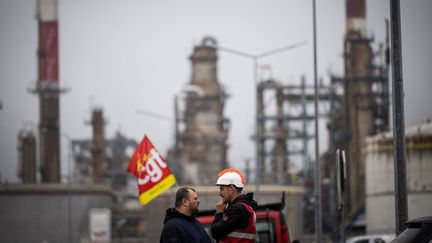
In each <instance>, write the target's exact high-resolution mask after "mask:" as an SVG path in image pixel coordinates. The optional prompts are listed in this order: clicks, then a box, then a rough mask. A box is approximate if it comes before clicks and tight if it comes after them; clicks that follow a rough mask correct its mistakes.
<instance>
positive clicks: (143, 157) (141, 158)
mask: <svg viewBox="0 0 432 243" xmlns="http://www.w3.org/2000/svg"><path fill="white" fill-rule="evenodd" d="M127 171H128V172H129V173H131V174H133V175H135V176H136V177H137V178H138V192H139V202H140V204H141V205H145V204H147V203H149V202H150V201H151V200H152V199H154V198H155V197H157V196H158V195H159V194H161V193H162V192H164V191H165V190H167V189H169V188H170V187H171V186H172V185H174V184H175V183H176V179H175V177H174V175H173V174H172V173H171V171H170V169H169V167H168V165H167V164H166V163H165V160H164V159H163V157H162V156H161V155H160V153H159V152H158V151H157V149H156V148H155V147H154V146H153V144H152V143H151V141H150V139H149V138H148V137H147V136H146V135H145V136H144V138H143V140H142V141H141V143H140V144H138V146H137V148H136V149H135V152H134V153H133V155H132V157H131V159H130V160H129V166H128V169H127Z"/></svg>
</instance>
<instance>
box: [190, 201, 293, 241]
mask: <svg viewBox="0 0 432 243" xmlns="http://www.w3.org/2000/svg"><path fill="white" fill-rule="evenodd" d="M284 206H285V194H283V195H282V200H281V202H280V203H270V204H264V205H258V207H257V210H256V211H255V213H256V229H257V234H258V238H259V241H257V242H260V243H290V237H289V231H288V225H287V222H286V219H285V215H284V214H283V211H282V210H283V208H284ZM214 215H215V210H205V211H200V212H199V213H198V217H197V218H198V220H199V221H200V222H201V224H203V225H204V227H205V229H206V231H207V233H208V234H209V235H210V238H211V233H210V225H211V223H212V222H213V219H214Z"/></svg>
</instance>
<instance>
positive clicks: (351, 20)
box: [346, 0, 366, 35]
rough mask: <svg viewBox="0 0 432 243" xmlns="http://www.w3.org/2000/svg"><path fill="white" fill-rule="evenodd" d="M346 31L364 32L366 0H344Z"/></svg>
mask: <svg viewBox="0 0 432 243" xmlns="http://www.w3.org/2000/svg"><path fill="white" fill-rule="evenodd" d="M346 18H347V33H349V32H353V31H354V32H358V33H360V34H362V35H364V34H365V32H366V0H346Z"/></svg>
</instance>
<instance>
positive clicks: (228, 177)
mask: <svg viewBox="0 0 432 243" xmlns="http://www.w3.org/2000/svg"><path fill="white" fill-rule="evenodd" d="M244 184H245V178H244V175H243V173H241V172H240V171H238V170H236V169H232V168H229V169H226V170H223V171H221V172H220V173H219V174H218V180H217V182H216V185H217V186H219V195H220V196H221V197H222V199H221V200H220V201H219V202H217V203H216V215H215V218H214V220H213V223H212V225H211V233H212V237H213V238H214V239H216V241H217V242H219V243H222V242H223V243H231V242H248V243H251V242H255V239H256V227H255V221H256V215H255V208H256V207H257V202H256V201H255V200H253V193H247V194H242V190H243V187H244Z"/></svg>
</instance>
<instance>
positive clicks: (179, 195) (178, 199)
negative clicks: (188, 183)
mask: <svg viewBox="0 0 432 243" xmlns="http://www.w3.org/2000/svg"><path fill="white" fill-rule="evenodd" d="M189 190H192V191H194V192H196V191H195V189H193V188H192V187H182V188H180V189H178V190H177V192H176V196H175V206H176V207H179V206H180V205H181V204H182V201H183V199H188V198H189Z"/></svg>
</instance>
